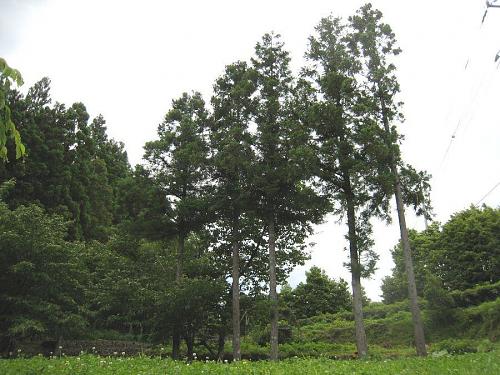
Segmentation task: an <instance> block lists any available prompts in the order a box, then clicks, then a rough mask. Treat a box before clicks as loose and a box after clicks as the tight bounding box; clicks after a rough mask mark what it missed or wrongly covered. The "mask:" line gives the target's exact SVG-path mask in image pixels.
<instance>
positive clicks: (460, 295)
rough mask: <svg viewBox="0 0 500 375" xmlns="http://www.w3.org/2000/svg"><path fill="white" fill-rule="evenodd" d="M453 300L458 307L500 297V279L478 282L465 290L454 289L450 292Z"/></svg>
mask: <svg viewBox="0 0 500 375" xmlns="http://www.w3.org/2000/svg"><path fill="white" fill-rule="evenodd" d="M450 296H451V298H453V302H454V304H455V305H456V306H458V307H468V306H473V305H479V304H481V303H483V302H486V301H493V300H495V299H497V298H499V297H500V281H498V282H496V283H494V284H479V285H477V286H475V287H474V288H470V289H466V290H463V291H462V290H454V291H452V292H451V293H450Z"/></svg>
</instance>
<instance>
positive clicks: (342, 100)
mask: <svg viewBox="0 0 500 375" xmlns="http://www.w3.org/2000/svg"><path fill="white" fill-rule="evenodd" d="M316 32H317V35H316V36H312V37H310V38H309V49H308V51H307V53H306V58H307V59H308V61H309V62H310V63H311V65H310V66H309V67H308V68H306V69H304V74H305V76H307V77H309V78H310V79H311V80H312V82H313V85H314V87H315V89H316V90H317V95H316V96H317V97H316V103H315V105H314V106H313V107H312V111H311V122H312V124H313V126H312V130H313V133H314V134H315V137H316V146H317V148H318V155H319V158H320V173H319V177H320V180H321V181H322V182H323V186H324V189H325V192H326V193H327V194H328V195H329V197H330V199H331V200H332V204H333V212H334V213H336V214H338V215H341V216H342V217H343V216H344V215H345V216H347V226H348V235H347V236H346V237H347V239H348V240H349V250H350V264H349V268H350V270H351V274H352V292H353V300H352V306H353V312H354V318H355V327H356V346H357V350H358V355H359V356H360V357H364V356H366V355H367V353H368V347H367V341H366V333H365V328H364V323H363V308H362V288H361V277H367V276H369V275H370V274H371V273H372V272H373V271H374V267H375V262H376V259H377V258H378V257H377V255H376V254H375V253H374V252H373V251H372V249H371V247H372V245H373V241H372V240H371V238H370V235H371V225H370V218H371V217H372V216H378V217H381V218H384V219H386V218H387V211H388V207H389V204H388V200H387V194H386V192H385V186H384V184H383V181H381V180H380V179H379V178H378V175H377V173H376V170H377V168H378V160H377V159H378V158H377V154H378V153H380V152H383V150H384V148H385V147H384V145H385V144H384V141H383V132H381V131H380V129H378V127H377V126H376V124H375V123H373V122H370V121H367V119H366V118H365V116H364V106H365V99H364V95H363V91H362V90H361V89H360V87H359V84H358V82H357V75H358V74H359V71H360V64H359V62H358V60H357V59H356V56H355V55H354V54H353V53H352V51H351V50H350V48H349V45H348V44H349V43H348V42H349V39H348V35H349V34H348V30H347V28H346V26H344V25H343V24H342V23H341V21H340V20H339V19H338V18H332V17H328V18H324V19H322V20H321V22H320V23H319V25H318V26H317V27H316Z"/></svg>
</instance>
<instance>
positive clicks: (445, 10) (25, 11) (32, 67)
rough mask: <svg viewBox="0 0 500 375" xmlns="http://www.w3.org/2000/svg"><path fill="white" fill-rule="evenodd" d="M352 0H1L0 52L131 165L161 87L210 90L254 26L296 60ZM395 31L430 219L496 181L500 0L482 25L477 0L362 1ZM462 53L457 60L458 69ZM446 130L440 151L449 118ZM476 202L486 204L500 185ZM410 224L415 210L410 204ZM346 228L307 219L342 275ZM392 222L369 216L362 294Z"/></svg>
mask: <svg viewBox="0 0 500 375" xmlns="http://www.w3.org/2000/svg"><path fill="white" fill-rule="evenodd" d="M363 3H364V1H358V0H349V1H346V0H344V1H340V0H328V1H319V0H317V1H316V0H308V1H291V0H288V1H272V0H267V1H262V0H254V1H239V0H230V1H229V0H228V1H225V0H224V1H221V0H219V1H201V0H200V1H194V0H191V1H188V0H185V1H182V2H181V1H147V0H142V1H124V0H122V1H98V0H78V1H70V0H66V1H64V0H24V1H23V0H0V56H2V57H4V58H5V59H6V60H7V62H8V63H9V64H10V65H11V66H13V67H15V68H17V69H19V70H20V71H21V73H22V74H23V76H24V78H25V82H26V84H25V86H24V89H27V88H28V87H29V86H31V85H32V84H33V83H34V82H36V81H37V80H39V79H40V78H42V77H43V76H48V77H50V78H51V80H52V97H53V99H54V100H57V101H60V102H63V103H66V104H68V105H70V104H71V103H73V102H75V101H81V102H83V103H84V104H85V105H86V106H87V109H88V111H89V113H90V114H91V116H95V115H97V114H99V113H102V114H103V115H104V117H105V119H106V120H107V126H108V130H109V134H110V135H111V136H112V137H113V138H115V139H117V140H120V141H123V142H124V143H125V145H126V149H127V152H128V155H129V158H130V161H131V164H133V165H134V164H136V163H139V162H140V161H141V157H142V146H143V145H144V143H145V142H146V141H148V140H151V139H154V138H155V136H156V127H157V125H158V124H159V123H160V122H161V121H162V118H163V115H164V114H165V113H166V111H167V110H168V109H169V105H170V103H171V100H172V99H173V98H176V97H177V96H179V95H180V94H181V93H182V92H183V91H190V90H198V91H201V92H202V93H203V95H204V97H205V99H207V100H208V99H209V97H210V94H211V87H212V84H213V82H214V80H215V78H216V77H217V76H218V75H220V74H221V73H222V71H223V69H224V66H225V65H226V64H229V63H231V62H233V61H235V60H248V59H249V58H250V57H251V55H252V53H253V47H254V45H255V43H256V42H257V41H258V40H259V38H260V37H261V36H262V35H263V34H264V33H265V32H269V31H271V30H274V31H276V32H278V33H281V34H282V36H283V38H284V41H285V43H286V48H287V49H288V50H289V51H290V52H291V56H292V64H293V67H294V69H298V68H299V67H300V66H301V65H302V63H303V54H304V51H305V49H306V45H307V42H306V41H307V37H308V36H309V35H310V34H311V33H312V32H313V28H314V26H315V25H316V24H317V23H318V22H319V20H320V18H321V17H324V16H327V15H328V14H330V13H333V14H334V15H338V16H346V17H347V16H348V15H350V14H352V13H353V12H354V11H355V9H357V8H359V7H360V6H361V5H362V4H363ZM372 3H373V4H374V6H375V7H377V8H379V9H380V10H382V12H383V13H384V15H385V21H386V22H387V23H389V24H390V25H391V26H392V27H393V29H394V31H395V33H396V36H397V38H398V40H399V44H400V46H401V47H402V49H403V54H402V56H401V57H400V58H399V60H398V69H399V74H398V75H399V79H400V83H401V88H402V100H403V101H404V102H405V103H406V104H405V110H404V113H405V116H406V122H405V123H404V124H402V125H401V126H400V132H401V133H403V134H405V136H406V140H405V142H404V144H403V153H404V157H405V158H406V160H407V161H408V162H410V163H411V164H413V165H414V166H415V167H417V168H419V169H425V170H427V171H428V172H430V173H431V174H432V175H433V176H434V178H433V180H432V187H433V192H432V199H433V204H434V207H435V213H436V219H437V220H439V221H442V222H444V221H446V220H447V219H448V218H449V216H450V215H451V214H452V213H454V212H456V211H458V210H461V209H463V208H465V207H467V206H469V205H470V204H472V203H476V202H477V201H479V200H480V199H481V198H482V197H483V196H484V195H485V194H486V193H487V192H488V191H489V190H490V189H491V188H492V187H493V186H494V185H495V184H496V183H497V182H500V167H499V166H500V147H499V146H500V145H499V140H500V126H499V125H500V124H499V123H500V115H499V112H500V106H499V104H500V69H498V65H497V64H495V63H494V57H495V55H496V53H497V51H499V50H500V9H490V10H489V11H488V15H487V17H486V20H485V23H484V24H483V26H482V27H480V24H481V18H482V16H483V13H484V9H485V5H484V1H483V0H455V1H451V0H440V1H435V0H422V1H394V0H379V1H377V0H374V1H373V2H372ZM467 60H469V63H468V66H467V69H464V67H465V65H466V62H467ZM459 121H460V123H461V125H460V126H459V127H458V131H457V132H456V137H455V139H454V141H453V142H452V144H451V148H450V149H449V152H448V153H447V157H446V158H445V159H444V161H443V156H444V155H445V152H446V149H447V148H448V145H449V143H450V140H451V136H452V134H453V132H454V130H455V129H456V128H457V124H458V122H459ZM485 202H486V203H487V204H489V205H493V206H498V204H499V202H500V187H499V188H497V189H496V190H495V191H494V192H492V193H491V194H490V195H489V196H488V197H487V198H486V199H485ZM408 224H409V227H411V228H417V229H422V228H423V225H424V224H423V220H422V219H417V218H415V217H413V216H412V215H410V214H409V215H408ZM344 232H345V227H344V226H343V225H339V224H336V223H335V220H334V219H333V218H331V219H330V220H328V221H327V222H326V223H325V224H323V225H320V226H318V227H317V228H316V234H315V236H314V237H313V238H311V241H313V242H316V246H315V247H314V248H313V250H312V259H311V261H310V262H308V264H307V265H306V266H305V267H299V268H298V269H296V270H295V271H294V272H293V274H292V275H291V278H290V282H291V284H292V285H296V284H297V283H298V282H300V281H301V280H303V279H304V271H305V270H306V269H308V268H309V267H310V266H311V265H318V266H320V267H322V268H323V269H325V270H326V271H327V273H328V274H329V275H330V276H331V277H335V278H338V277H343V278H345V279H346V280H348V281H350V277H349V273H348V271H347V270H346V269H345V268H343V266H342V263H343V262H344V261H346V260H347V254H346V252H345V251H343V248H344V247H345V246H346V243H345V240H344ZM398 236H399V228H398V226H397V222H395V223H394V224H393V225H390V226H386V225H385V224H382V223H376V224H375V241H376V245H375V247H376V250H377V251H378V252H379V254H380V255H381V260H380V263H379V270H378V271H377V272H376V274H375V276H374V277H373V278H372V279H371V280H365V281H364V285H365V287H366V289H367V292H368V295H369V297H370V298H372V299H374V300H379V299H380V297H379V295H380V282H381V279H382V278H383V277H384V276H385V275H388V274H390V270H391V267H392V266H393V264H392V260H391V257H390V249H391V248H392V247H393V246H394V244H395V243H396V241H397V238H398Z"/></svg>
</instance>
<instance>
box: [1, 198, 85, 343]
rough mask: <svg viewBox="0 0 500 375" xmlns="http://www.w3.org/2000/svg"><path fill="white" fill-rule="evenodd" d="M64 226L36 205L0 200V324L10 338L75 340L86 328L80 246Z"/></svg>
mask: <svg viewBox="0 0 500 375" xmlns="http://www.w3.org/2000/svg"><path fill="white" fill-rule="evenodd" d="M66 227H67V223H65V221H64V220H63V218H61V217H60V216H56V215H48V214H47V213H45V212H44V210H43V209H42V208H40V207H38V206H36V205H30V206H20V207H18V208H17V209H15V210H10V209H9V208H8V207H7V206H6V205H5V204H4V203H2V202H0V317H1V319H0V321H1V328H0V329H1V332H2V335H6V336H8V337H10V338H30V337H33V336H38V337H55V338H57V337H59V336H61V335H65V336H66V335H68V336H71V337H78V336H79V335H81V334H82V333H83V330H84V329H85V327H86V320H85V307H84V302H85V285H86V282H87V279H86V274H85V270H84V269H82V265H81V263H80V262H79V260H78V255H79V252H80V251H81V247H80V246H79V245H78V244H71V243H68V242H66V241H65V240H64V238H65V236H66Z"/></svg>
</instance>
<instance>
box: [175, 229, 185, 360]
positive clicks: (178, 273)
mask: <svg viewBox="0 0 500 375" xmlns="http://www.w3.org/2000/svg"><path fill="white" fill-rule="evenodd" d="M184 241H185V236H184V234H183V233H179V242H178V245H177V259H176V267H175V282H176V283H179V282H180V281H181V278H182V261H183V259H184ZM180 328H181V327H180V324H179V322H175V327H174V330H173V333H172V358H173V359H179V352H180V346H181V329H180Z"/></svg>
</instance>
